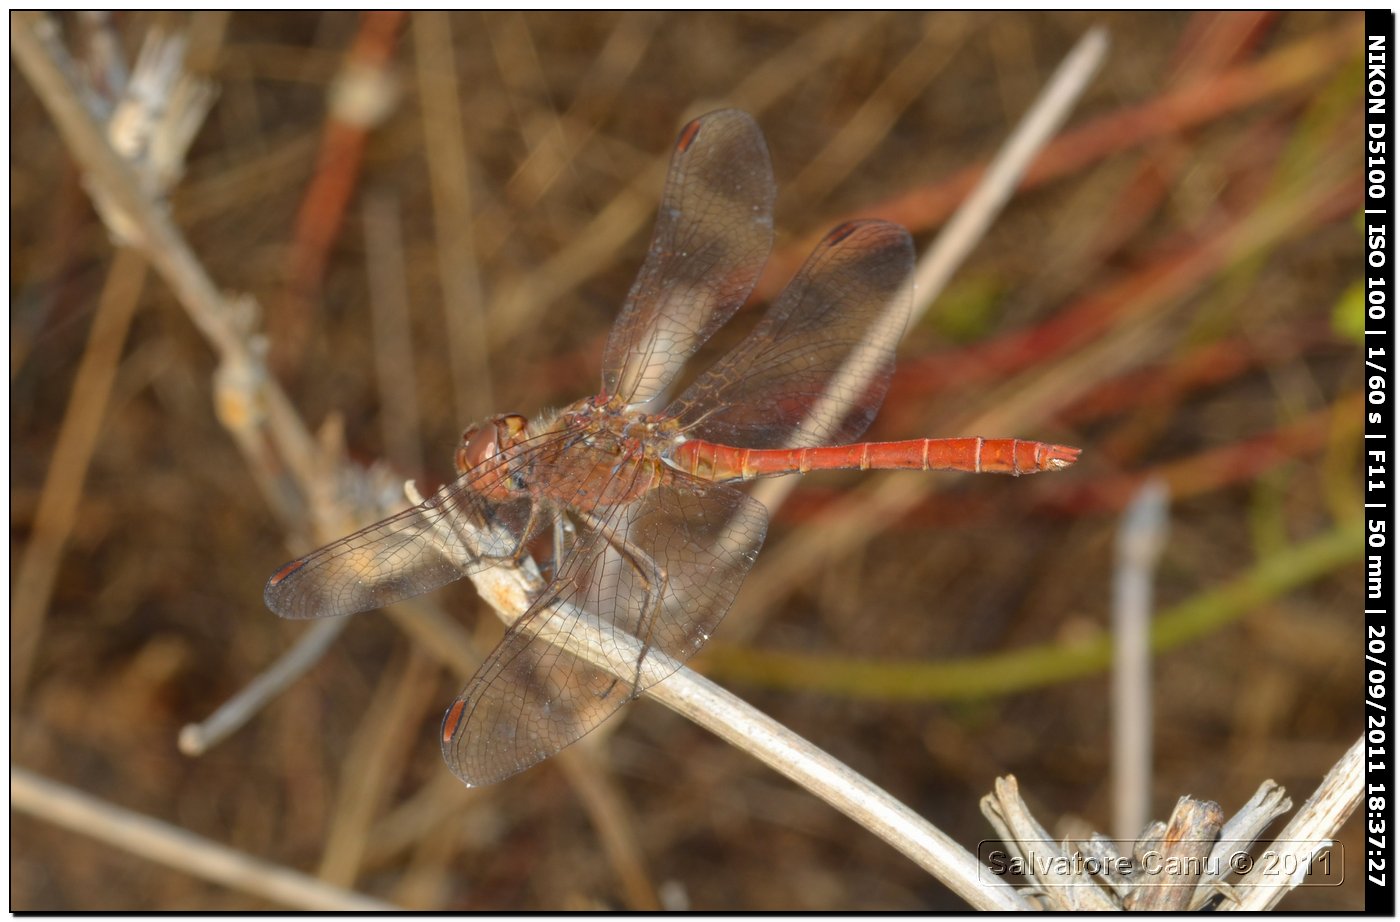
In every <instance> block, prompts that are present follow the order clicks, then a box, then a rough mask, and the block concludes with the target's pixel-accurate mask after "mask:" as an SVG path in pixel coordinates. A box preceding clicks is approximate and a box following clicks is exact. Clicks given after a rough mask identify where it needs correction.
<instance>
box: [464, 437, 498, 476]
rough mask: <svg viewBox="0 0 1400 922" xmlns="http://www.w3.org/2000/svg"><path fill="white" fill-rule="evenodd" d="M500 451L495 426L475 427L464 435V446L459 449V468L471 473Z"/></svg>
mask: <svg viewBox="0 0 1400 922" xmlns="http://www.w3.org/2000/svg"><path fill="white" fill-rule="evenodd" d="M500 450H501V444H500V441H499V440H498V439H497V437H496V427H495V426H494V425H487V426H474V427H472V428H471V429H468V430H467V431H466V432H464V433H463V434H462V445H461V447H460V448H458V449H457V467H458V468H459V469H460V470H462V471H463V472H466V471H469V470H471V469H472V468H474V467H476V466H477V465H478V464H481V463H482V462H484V461H487V460H489V459H490V458H491V457H493V456H494V455H495V454H496V453H497V452H499V451H500Z"/></svg>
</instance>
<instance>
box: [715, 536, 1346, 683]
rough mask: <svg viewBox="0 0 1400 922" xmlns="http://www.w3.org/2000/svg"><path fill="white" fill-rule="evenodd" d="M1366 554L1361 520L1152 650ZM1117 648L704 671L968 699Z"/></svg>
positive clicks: (1173, 626)
mask: <svg viewBox="0 0 1400 922" xmlns="http://www.w3.org/2000/svg"><path fill="white" fill-rule="evenodd" d="M1362 549H1363V541H1362V528H1361V524H1360V523H1359V522H1356V521H1351V522H1346V523H1343V524H1342V525H1339V526H1338V527H1336V528H1334V529H1333V530H1332V531H1329V532H1326V533H1324V534H1322V535H1320V536H1318V537H1316V538H1312V539H1310V540H1308V541H1304V542H1301V543H1299V544H1294V545H1290V546H1289V547H1287V548H1285V549H1284V550H1282V551H1280V552H1278V553H1277V554H1273V555H1270V556H1269V557H1267V558H1265V559H1263V560H1261V561H1259V562H1258V563H1257V564H1256V565H1255V566H1254V567H1253V568H1252V569H1250V570H1249V571H1248V572H1247V573H1245V574H1244V575H1242V576H1240V577H1239V578H1238V579H1236V580H1234V581H1232V582H1230V583H1228V584H1226V585H1224V586H1221V587H1219V588H1217V589H1213V590H1210V591H1209V592H1205V593H1202V594H1200V595H1198V596H1196V597H1194V598H1191V599H1188V600H1186V601H1185V602H1182V603H1180V604H1178V605H1175V606H1173V607H1171V608H1169V609H1167V610H1165V611H1163V612H1162V613H1161V614H1160V615H1158V617H1157V618H1156V619H1155V620H1154V622H1153V627H1152V649H1153V651H1154V652H1156V653H1164V652H1166V651H1168V650H1172V649H1175V648H1176V647H1179V646H1182V645H1183V644H1186V643H1188V642H1190V641H1192V640H1195V639H1196V638H1198V637H1202V636H1205V635H1208V634H1210V633H1212V632H1214V631H1217V630H1219V629H1220V628H1222V627H1224V626H1225V625H1227V624H1229V623H1230V622H1232V621H1234V620H1236V619H1238V618H1240V617H1242V616H1243V615H1244V614H1245V613H1246V612H1248V611H1250V610H1251V609H1253V608H1255V607H1257V606H1259V605H1261V604H1263V603H1265V602H1267V601H1269V600H1270V599H1273V598H1276V597H1278V596H1280V595H1282V594H1284V593H1285V592H1288V591H1290V590H1292V589H1295V588H1297V587H1299V586H1302V585H1305V584H1307V583H1309V582H1311V581H1313V580H1315V579H1317V578H1319V577H1322V576H1325V575H1326V574H1328V573H1330V572H1332V571H1333V570H1335V569H1337V568H1338V567H1341V566H1344V565H1345V564H1347V563H1350V562H1352V561H1354V560H1357V559H1359V558H1360V557H1361V554H1362ZM1110 650H1111V648H1110V639H1109V637H1108V636H1107V635H1104V636H1101V637H1098V638H1095V639H1093V640H1090V641H1087V642H1085V643H1078V644H1044V645H1041V646H1035V647H1027V648H1025V649H1021V650H1013V651H1010V652H1007V653H995V654H991V655H988V656H981V657H976V658H972V659H963V660H958V661H956V662H944V663H925V662H897V661H888V660H856V659H851V658H849V657H840V656H810V655H807V654H797V653H774V652H763V651H749V650H740V649H726V650H717V651H715V653H714V654H712V655H711V656H709V657H707V658H706V660H705V665H704V671H705V672H706V673H707V674H709V675H710V676H711V677H712V678H715V679H724V680H727V681H737V682H747V683H751V684H754V685H761V686H764V687H767V688H783V689H792V690H800V691H807V692H819V693H823V694H828V695H839V696H844V697H849V698H861V699H882V700H904V701H912V700H967V699H975V698H988V697H994V696H997V695H1007V694H1011V693H1012V692H1018V691H1025V690H1027V689H1031V688H1039V687H1041V686H1045V685H1052V684H1055V683H1057V682H1066V681H1069V680H1071V679H1078V678H1083V677H1084V676H1088V675H1093V674H1094V673H1097V672H1102V671H1104V670H1106V669H1107V668H1108V665H1109V661H1110Z"/></svg>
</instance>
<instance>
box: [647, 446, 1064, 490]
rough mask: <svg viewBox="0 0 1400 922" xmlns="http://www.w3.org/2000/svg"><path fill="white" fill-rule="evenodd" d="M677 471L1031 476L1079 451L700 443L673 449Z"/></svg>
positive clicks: (726, 476)
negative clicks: (936, 472) (952, 472)
mask: <svg viewBox="0 0 1400 922" xmlns="http://www.w3.org/2000/svg"><path fill="white" fill-rule="evenodd" d="M672 457H673V459H674V461H675V463H676V465H677V466H678V467H680V468H681V469H682V470H684V471H686V472H687V473H690V474H693V475H695V476H696V477H700V478H703V479H705V480H714V481H723V480H751V479H753V478H754V477H765V476H771V475H775V474H805V473H807V472H808V471H832V470H862V471H865V470H899V471H966V472H968V473H974V474H1011V475H1013V476H1019V475H1021V474H1034V473H1037V472H1039V471H1052V470H1058V469H1059V468H1064V467H1069V466H1070V465H1071V464H1073V463H1074V462H1075V461H1076V460H1077V459H1078V458H1079V449H1078V448H1070V447H1068V446H1066V445H1051V444H1049V443H1047V442H1028V441H1026V440H1024V439H984V438H977V437H974V438H958V439H909V440H908V441H904V442H857V443H855V444H851V445H824V446H820V447H817V448H736V447H734V446H732V445H719V444H716V443H714V442H706V441H704V440H701V439H691V440H689V441H686V442H683V443H681V444H680V445H679V446H677V447H676V449H675V451H674V452H673V454H672Z"/></svg>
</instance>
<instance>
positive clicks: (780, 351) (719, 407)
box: [665, 221, 914, 448]
mask: <svg viewBox="0 0 1400 922" xmlns="http://www.w3.org/2000/svg"><path fill="white" fill-rule="evenodd" d="M913 268H914V244H913V241H912V240H910V238H909V232H908V231H906V230H905V229H904V228H902V227H900V226H899V225H897V224H890V223H888V222H885V221H852V222H848V223H846V224H842V225H840V226H839V227H836V228H834V229H833V230H832V231H831V232H830V233H829V234H827V235H826V238H825V239H824V240H822V242H821V243H819V244H817V248H816V249H815V250H813V251H812V255H811V256H810V257H808V259H807V262H806V264H805V265H803V267H802V269H801V270H800V271H799V272H798V273H797V275H796V276H795V277H794V278H793V280H792V281H791V282H789V283H788V286H787V287H786V288H784V289H783V292H782V294H781V295H779V296H778V298H777V300H775V301H774V302H773V306H772V307H770V308H769V309H768V312H767V313H766V314H765V315H764V316H763V319H761V320H760V321H759V322H758V325H757V326H755V327H754V329H753V331H752V332H751V333H750V334H749V336H748V338H746V339H745V340H744V341H743V342H741V343H740V344H739V345H738V346H737V347H735V349H734V350H733V351H732V352H730V353H729V354H728V355H726V356H725V357H724V358H722V359H720V360H719V361H718V362H717V363H715V365H714V366H713V367H711V368H710V369H708V370H707V371H705V372H704V373H703V374H702V375H701V376H700V377H699V378H697V379H696V380H695V382H694V383H693V384H692V385H691V386H690V387H689V388H688V389H687V390H686V391H685V393H684V394H682V395H681V396H680V397H679V398H677V399H676V400H675V402H674V403H672V404H671V406H670V407H668V408H667V410H666V414H665V415H667V416H674V417H676V418H677V419H679V421H680V423H681V426H682V428H683V430H684V431H685V433H686V435H688V436H691V437H693V438H702V439H707V440H709V441H714V442H722V443H724V444H727V445H738V446H742V447H745V448H783V447H794V448H805V447H809V446H811V445H818V444H824V443H842V442H850V441H854V440H855V439H856V438H857V437H859V436H860V434H861V433H862V432H864V431H865V429H866V427H867V426H869V425H870V421H871V420H872V419H874V418H875V412H876V411H877V410H878V409H879V408H880V403H881V402H882V401H883V400H884V399H885V391H886V390H887V388H888V386H889V379H890V373H891V372H892V371H893V369H894V353H895V348H896V347H897V346H898V344H899V340H900V337H902V336H903V335H904V328H905V325H906V324H907V323H908V318H909V311H910V308H911V302H912V294H911V290H910V287H909V281H910V276H911V274H912V272H913ZM846 366H850V370H852V371H855V372H858V374H857V375H856V376H855V378H856V379H858V380H860V381H861V382H862V383H860V384H858V385H856V384H851V383H848V382H847V383H843V382H844V379H845V378H846V374H845V373H842V369H843V368H845V367H846ZM838 373H841V374H839V375H838ZM867 381H868V382H869V383H864V382H867ZM833 383H834V386H833ZM828 387H832V389H833V396H835V397H837V398H838V402H836V403H832V402H830V401H829V400H827V399H824V398H823V394H824V393H825V392H826V391H827V389H828ZM809 414H815V418H813V419H812V420H810V421H809V422H808V424H807V425H805V426H804V425H803V422H804V420H805V419H807V417H808V416H809ZM799 427H801V428H799Z"/></svg>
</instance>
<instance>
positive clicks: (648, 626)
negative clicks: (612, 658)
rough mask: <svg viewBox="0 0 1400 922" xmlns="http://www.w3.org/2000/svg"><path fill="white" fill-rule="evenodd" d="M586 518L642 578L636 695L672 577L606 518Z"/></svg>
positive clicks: (634, 667)
mask: <svg viewBox="0 0 1400 922" xmlns="http://www.w3.org/2000/svg"><path fill="white" fill-rule="evenodd" d="M579 512H580V514H581V515H582V516H583V519H584V522H585V524H587V525H588V526H589V527H590V528H592V529H593V530H594V531H596V532H598V533H599V534H601V535H603V536H605V537H606V538H607V541H608V543H609V544H610V545H612V548H613V550H615V551H617V553H618V556H620V557H621V558H622V559H623V560H625V561H627V564H628V566H630V567H632V569H633V570H635V571H636V572H637V574H638V575H639V576H640V577H641V580H642V583H643V586H644V589H643V592H644V595H645V598H644V599H643V601H642V605H641V612H640V614H639V615H638V617H637V630H636V635H635V636H636V638H637V640H638V641H639V642H640V644H639V649H638V651H637V657H636V659H635V660H633V663H632V670H633V672H632V694H633V695H634V696H635V695H636V694H637V693H638V692H639V691H640V690H641V688H642V684H641V683H642V664H643V663H644V662H645V661H646V658H647V654H648V653H650V652H651V648H652V645H653V644H652V632H653V630H654V628H655V627H656V619H657V616H658V615H659V614H660V613H661V600H662V599H663V598H664V597H665V595H666V585H667V580H668V579H669V576H668V575H667V572H666V567H665V566H664V565H662V564H661V563H660V562H659V561H658V560H656V558H654V557H652V556H651V555H650V554H648V553H647V552H646V551H644V550H642V549H641V548H640V547H638V546H637V545H636V544H633V543H632V542H631V541H629V540H627V538H626V537H625V536H623V535H620V534H618V532H617V531H615V530H613V529H612V528H609V527H608V523H607V521H606V520H605V519H602V518H600V517H599V516H596V515H593V514H592V513H590V512H583V511H582V510H579ZM619 681H621V679H620V678H619V679H615V680H614V681H613V682H612V683H610V684H609V685H608V687H607V690H606V691H605V692H604V693H603V694H602V695H600V697H604V698H606V697H607V696H608V695H610V694H612V690H613V689H614V688H615V687H616V686H617V683H618V682H619Z"/></svg>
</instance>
